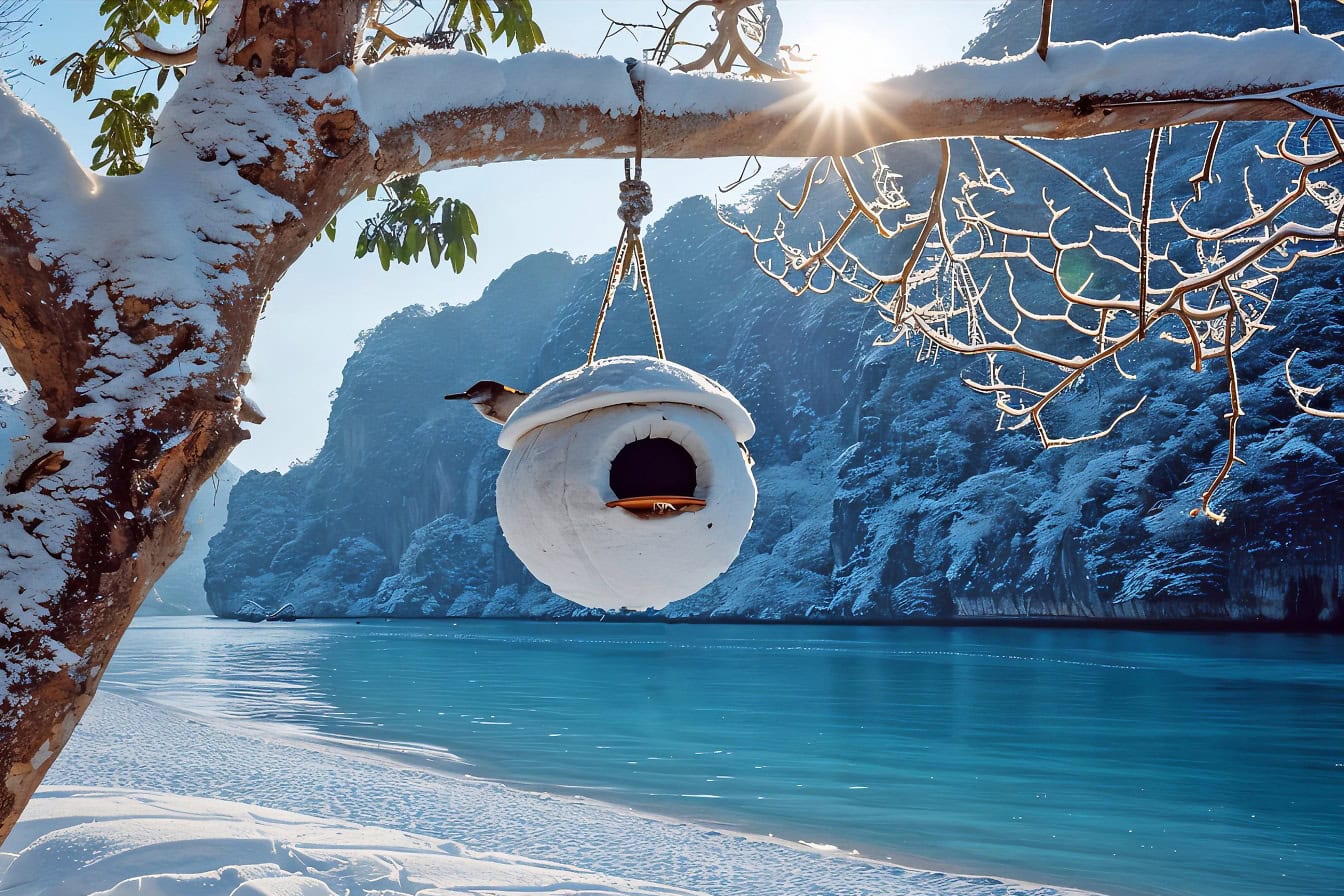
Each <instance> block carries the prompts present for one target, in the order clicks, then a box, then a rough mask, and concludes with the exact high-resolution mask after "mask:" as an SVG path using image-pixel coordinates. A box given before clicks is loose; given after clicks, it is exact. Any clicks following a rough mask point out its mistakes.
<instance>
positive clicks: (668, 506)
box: [607, 438, 705, 516]
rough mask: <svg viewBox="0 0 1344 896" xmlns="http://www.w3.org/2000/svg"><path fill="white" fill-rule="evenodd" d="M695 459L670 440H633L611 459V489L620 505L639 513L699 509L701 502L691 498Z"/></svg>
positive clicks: (693, 486) (692, 496)
mask: <svg viewBox="0 0 1344 896" xmlns="http://www.w3.org/2000/svg"><path fill="white" fill-rule="evenodd" d="M695 486H696V477H695V458H693V457H691V453H690V452H689V451H687V450H686V449H685V448H683V447H682V446H681V445H679V444H678V443H676V442H674V441H673V440H672V439H665V438H647V439H636V440H635V441H633V442H630V443H629V444H627V445H626V446H625V447H624V448H622V449H621V450H620V451H619V452H617V454H616V457H615V458H613V459H612V461H611V490H612V492H613V493H615V495H616V499H617V500H615V501H611V502H608V504H607V506H608V507H621V508H624V509H625V510H629V511H630V512H632V513H636V514H639V515H640V516H645V515H648V516H661V515H663V514H666V513H679V512H682V511H694V510H699V509H700V508H702V507H704V506H705V502H704V501H703V500H701V499H699V498H696V497H694V495H695Z"/></svg>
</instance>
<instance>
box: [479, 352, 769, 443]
mask: <svg viewBox="0 0 1344 896" xmlns="http://www.w3.org/2000/svg"><path fill="white" fill-rule="evenodd" d="M623 404H685V405H690V406H691V407H697V408H704V409H705V410H707V411H711V412H712V413H714V414H716V415H718V416H719V417H721V418H722V419H723V421H724V422H725V423H727V424H728V427H729V429H731V430H732V432H733V436H734V438H736V439H737V441H739V442H745V441H747V440H748V439H750V438H751V437H752V435H754V434H755V432H756V424H755V423H754V422H753V421H752V419H751V414H749V413H747V409H746V408H744V407H742V404H741V402H739V401H738V400H737V399H736V398H734V397H733V395H732V393H730V392H729V391H728V390H727V389H725V388H723V387H722V386H720V385H719V384H718V383H716V382H714V381H713V380H711V379H710V378H709V377H707V376H704V375H702V374H699V373H696V372H695V371H694V370H691V369H690V368H688V367H682V366H681V365H680V364H673V363H672V362H671V361H661V360H659V359H657V358H649V357H645V356H642V355H618V356H616V357H614V358H604V359H602V360H600V361H596V362H594V363H592V364H589V365H587V366H585V367H580V368H578V369H577V370H570V371H568V372H566V373H562V374H560V375H559V376H557V377H555V378H554V379H551V380H547V381H546V382H545V383H542V384H541V385H540V386H538V387H537V388H536V389H535V390H534V391H533V392H532V394H531V395H529V396H528V397H527V399H526V400H525V401H524V402H523V403H522V404H521V405H519V406H518V408H517V409H516V410H515V411H514V412H513V413H512V414H510V415H509V419H508V422H507V423H505V424H504V428H503V429H502V430H500V433H499V447H501V448H505V449H509V450H512V449H513V447H514V446H515V445H516V444H518V440H519V439H521V438H522V437H523V436H524V435H525V434H526V433H528V432H530V431H531V430H533V429H536V428H537V427H538V426H545V425H546V424H548V423H555V422H556V421H559V420H564V419H566V418H569V417H573V416H575V415H577V414H582V413H584V412H585V411H595V410H598V409H599V408H609V407H615V406H617V405H623Z"/></svg>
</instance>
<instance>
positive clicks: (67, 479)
mask: <svg viewBox="0 0 1344 896" xmlns="http://www.w3.org/2000/svg"><path fill="white" fill-rule="evenodd" d="M360 6H361V4H359V3H358V2H355V0H342V2H328V3H323V4H318V5H311V4H307V3H295V4H291V5H289V6H288V7H286V6H285V5H284V4H279V5H277V4H274V3H261V2H256V0H246V2H244V3H242V5H241V9H240V11H239V12H238V13H237V14H236V15H235V16H234V17H233V18H232V21H231V22H228V23H219V22H217V23H216V25H226V24H231V25H232V27H231V28H230V29H229V33H228V43H227V46H228V47H230V48H240V49H239V50H238V51H237V56H236V57H226V58H224V59H222V60H220V61H221V62H223V63H224V64H225V65H240V66H242V67H243V68H244V69H246V70H247V71H248V72H250V73H251V75H252V76H253V77H255V78H258V79H262V80H261V81H259V82H252V83H258V84H260V85H261V86H260V87H259V89H257V90H256V91H255V92H254V96H255V97H257V98H261V99H263V100H266V101H268V102H269V103H271V105H272V106H273V107H275V108H274V111H275V113H276V114H277V115H282V116H285V117H287V118H288V119H289V120H290V121H292V122H294V124H295V125H296V126H297V128H298V130H299V132H300V133H302V134H305V135H308V137H309V139H308V141H307V144H306V145H302V146H297V147H296V146H295V145H294V143H293V142H292V141H282V140H281V139H278V138H277V139H275V140H268V139H267V137H268V135H266V134H261V133H256V132H254V135H255V136H256V137H258V139H260V140H261V142H262V146H261V148H260V150H259V151H258V155H259V158H256V159H254V158H250V157H243V158H234V155H235V153H234V152H233V151H232V150H231V149H229V148H228V147H225V146H221V145H219V141H218V139H217V135H214V134H206V135H204V136H203V137H202V138H201V139H200V140H199V141H194V140H193V139H192V138H193V132H191V131H187V130H185V129H184V130H183V131H182V132H181V135H180V136H181V138H182V139H183V140H184V141H185V142H186V143H187V144H188V146H183V147H178V155H179V156H182V155H185V153H184V152H182V151H183V150H188V149H189V150H190V152H191V153H192V154H194V156H195V158H196V164H198V165H200V166H201V168H202V169H203V170H206V171H207V172H208V174H209V177H211V178H214V179H216V180H218V178H219V177H220V176H221V175H220V174H219V172H218V169H219V168H220V167H221V162H222V163H223V167H224V168H226V169H227V172H226V173H225V174H224V175H223V176H225V177H230V178H233V179H235V181H236V183H234V184H232V185H231V186H230V187H229V188H228V189H226V190H224V191H221V192H222V193H223V194H225V195H227V196H229V197H230V198H233V197H235V196H237V195H239V193H240V192H241V191H244V190H247V191H251V192H253V193H256V194H258V195H260V194H263V193H264V194H265V195H266V196H268V197H270V198H271V199H278V200H282V201H283V202H285V203H288V205H289V207H290V208H292V209H293V213H291V214H288V215H286V217H285V219H284V220H283V221H281V222H280V223H279V224H277V225H275V226H271V225H270V224H269V223H268V222H265V221H261V220H257V219H256V218H257V216H256V215H255V213H254V211H253V209H252V207H251V206H248V205H247V203H242V202H239V203H238V205H239V209H238V211H237V220H236V222H235V224H236V226H235V228H234V231H233V233H232V234H231V236H232V239H231V240H226V241H224V242H223V243H221V242H220V241H219V240H218V239H217V236H216V235H215V234H206V233H204V232H203V231H202V232H200V233H198V238H199V240H200V246H201V249H202V252H201V253H200V254H201V256H202V260H208V259H209V258H210V257H211V256H212V255H217V254H218V253H219V252H220V251H221V250H223V252H224V253H225V254H226V255H227V256H228V257H229V263H228V264H227V265H219V264H218V263H215V264H214V265H213V267H214V270H213V271H212V272H211V273H212V275H211V276H208V277H204V278H202V277H199V276H198V275H199V269H198V268H199V265H187V266H186V270H185V272H183V273H182V275H181V277H180V282H177V281H174V280H172V279H170V280H169V282H168V283H167V289H166V290H165V283H164V281H163V280H162V279H157V280H154V282H152V283H143V282H141V281H142V279H143V277H144V272H145V271H146V270H147V269H151V270H152V269H153V266H152V265H147V264H146V259H147V258H150V257H151V253H152V252H153V251H154V249H155V247H153V246H149V247H145V254H137V253H126V254H123V255H121V256H120V257H102V258H94V259H91V260H92V261H93V263H94V264H96V265H98V266H99V267H101V269H102V272H101V274H100V275H99V276H98V277H96V278H95V281H94V282H95V285H94V286H92V287H90V285H89V284H90V279H89V277H88V271H87V270H86V269H85V268H78V269H76V268H77V267H78V266H79V265H82V264H84V263H85V262H87V261H89V260H90V259H75V260H67V259H66V258H64V257H57V258H53V259H45V258H44V257H43V256H42V254H41V253H42V246H41V240H40V239H39V238H38V236H36V235H35V231H36V228H35V227H34V226H33V220H32V219H35V218H38V217H41V210H40V208H39V209H38V210H37V211H36V212H34V213H33V214H32V216H31V218H30V216H29V215H27V214H25V212H29V211H32V208H27V209H25V208H23V207H22V205H21V204H18V203H14V204H11V205H10V206H9V207H8V208H7V209H0V239H3V243H4V247H5V248H4V250H3V252H2V253H0V342H3V345H4V347H5V349H6V351H7V352H8V354H9V356H10V359H11V362H12V363H13V364H14V366H15V369H16V370H17V371H18V372H19V374H20V375H21V376H22V377H23V379H24V380H25V381H27V382H29V383H30V384H37V385H34V388H33V390H32V392H31V393H30V395H29V397H28V398H27V399H25V401H24V402H23V405H22V410H23V412H24V414H25V418H26V423H27V431H26V433H25V434H24V435H23V436H21V437H20V438H18V439H17V440H16V441H15V452H14V457H13V462H12V463H11V467H10V470H9V471H8V473H7V475H6V477H5V483H4V485H5V488H4V493H3V495H2V496H0V544H2V545H3V547H0V550H3V551H5V554H4V555H0V607H2V608H3V612H4V618H3V628H0V632H2V633H3V637H4V643H3V660H2V662H3V672H4V677H5V681H6V684H7V687H6V688H5V690H4V692H3V695H0V735H2V736H0V761H3V763H4V765H5V767H6V768H7V769H8V771H7V774H6V778H5V788H4V790H3V791H0V815H3V821H2V822H0V839H2V838H3V837H4V836H5V835H7V834H8V832H9V831H10V829H11V828H12V827H13V825H14V823H15V822H16V821H17V819H18V816H19V813H20V812H21V811H22V809H23V807H24V805H25V804H26V803H27V801H28V799H29V798H30V797H31V796H32V794H33V791H34V790H35V789H36V788H37V786H38V784H39V783H40V782H41V780H42V777H43V775H44V774H45V772H46V770H47V769H48V768H50V766H51V763H52V760H53V759H55V757H56V756H57V755H58V754H59V753H60V751H61V749H62V747H63V746H64V745H65V743H66V742H67V740H68V739H69V737H70V734H71V732H73V730H74V728H75V725H76V724H77V723H78V721H79V719H80V717H81V716H82V715H83V713H84V710H85V709H86V708H87V707H88V705H89V702H90V701H91V700H92V698H93V695H94V692H95V691H96V690H97V687H98V682H99V680H100V679H101V677H102V674H103V672H104V670H105V669H106V668H107V664H108V662H109V661H110V660H111V657H112V652H113V650H114V649H115V648H116V645H117V643H118V641H119V640H120V638H121V636H122V634H123V633H124V632H125V630H126V627H127V626H128V625H129V624H130V621H131V618H132V617H133V616H134V614H135V611H136V610H137V609H138V608H139V606H140V604H141V602H142V601H143V600H144V598H145V596H146V594H147V593H148V592H149V589H150V588H151V586H152V585H153V583H154V582H155V581H156V580H157V579H158V577H159V576H160V574H162V573H163V571H164V570H165V569H166V568H167V567H168V565H169V564H170V563H172V561H173V560H174V559H176V558H177V556H178V555H179V554H180V553H181V551H182V548H183V546H184V545H185V544H186V538H187V534H188V533H187V532H186V531H185V529H184V522H185V510H186V507H187V506H188V504H189V503H190V501H191V499H192V498H193V497H194V495H195V494H196V491H197V489H199V488H200V486H201V485H202V484H203V483H204V482H206V481H207V480H208V479H209V478H210V476H212V475H213V474H214V472H215V471H216V470H217V469H218V468H219V466H220V464H222V463H223V462H224V460H225V458H226V457H227V456H228V454H229V452H230V451H231V450H232V449H233V448H234V447H235V446H236V445H237V444H238V443H239V442H241V441H242V440H244V439H246V438H247V432H246V431H245V430H244V429H243V427H242V425H241V424H242V422H248V421H251V422H260V419H261V418H260V415H259V414H258V413H256V412H255V409H253V408H251V406H250V405H249V404H248V403H247V402H246V399H245V398H244V397H243V394H242V387H243V385H245V380H246V377H245V376H244V375H243V374H242V371H243V370H244V369H245V368H244V363H243V362H244V359H245V358H246V356H247V352H248V349H249V348H250V346H251V343H252V336H253V333H254V330H255V327H256V323H257V320H258V318H259V316H260V312H261V309H262V306H263V304H264V301H265V299H266V297H267V295H268V294H269V291H270V288H271V286H272V285H273V284H274V283H275V282H276V280H278V279H279V277H280V275H281V274H282V273H283V272H284V270H285V269H286V268H287V267H288V265H289V263H290V262H291V261H292V260H293V259H295V258H297V257H298V256H299V255H300V254H302V252H303V250H304V248H305V247H306V246H307V245H308V244H309V243H310V242H311V241H312V239H313V238H314V236H316V233H317V231H318V230H319V229H320V227H321V226H322V224H324V223H325V222H326V221H327V220H329V219H330V218H331V216H332V215H334V214H335V213H336V211H337V210H338V209H339V208H340V206H341V205H342V204H344V202H345V201H346V193H347V191H346V190H344V189H343V187H344V185H347V184H351V183H363V182H364V181H366V180H367V179H368V177H369V176H370V174H371V171H372V166H373V162H372V156H371V154H370V153H369V152H368V132H367V129H366V128H364V126H363V125H362V124H361V123H360V122H359V120H358V116H357V115H356V114H355V113H354V112H353V111H352V110H349V109H346V108H343V107H342V104H341V103H340V102H339V101H337V102H322V101H320V100H319V101H318V102H310V103H305V104H302V105H297V106H296V104H294V103H293V102H291V100H292V97H291V96H289V95H287V94H286V92H285V91H283V90H277V91H275V93H274V95H273V96H270V97H268V96H267V95H266V94H267V89H266V87H265V86H264V84H265V80H269V79H282V78H284V79H288V78H289V76H291V75H293V74H294V73H295V71H296V70H299V69H305V68H316V69H318V70H320V71H326V72H330V71H332V70H334V69H336V68H338V67H341V66H347V65H349V64H350V63H351V61H352V57H353V47H354V39H355V35H356V26H357V23H358V21H359V13H360ZM277 9H278V10H279V11H277ZM295 48H304V50H303V54H298V53H296V52H295ZM215 70H216V74H217V73H218V72H219V71H222V70H223V69H221V68H219V67H218V66H216V67H215ZM209 73H210V66H208V65H205V66H202V67H201V71H200V72H198V71H197V70H195V69H194V70H193V71H192V73H191V75H190V76H189V78H188V80H187V81H185V82H184V83H183V85H182V87H181V89H180V90H179V95H178V96H177V97H175V98H174V100H173V101H172V102H173V103H176V104H179V105H183V106H186V107H188V109H187V111H188V112H199V111H200V109H191V108H190V107H191V106H192V105H193V104H194V105H196V106H198V107H203V106H207V105H209V104H210V103H211V102H212V101H213V97H214V96H216V95H217V93H216V92H215V90H214V89H213V87H215V86H217V85H213V86H212V85H208V84H207V85H205V86H203V87H200V88H199V89H198V90H196V95H193V86H194V82H196V81H205V80H208V76H209ZM250 86H251V84H250V83H249V84H240V85H239V87H238V88H237V89H239V90H247V89H249V87H250ZM166 111H167V110H165V112H166ZM175 136H176V135H172V134H169V135H167V136H165V137H164V138H163V139H164V140H165V141H168V140H173V139H175ZM296 153H298V155H297V156H296ZM152 167H153V165H152V163H151V165H150V166H149V167H148V168H147V170H146V172H145V173H144V174H143V175H138V176H137V178H144V179H145V180H147V181H150V183H148V184H146V186H145V190H146V191H147V192H151V191H153V190H154V189H156V187H155V185H154V184H153V182H152V179H153V177H154V174H153V172H152ZM135 179H136V178H132V179H127V180H135ZM167 185H168V186H171V183H169V184H167ZM162 186H163V185H160V187H162ZM114 201H116V200H114V199H113V198H111V197H108V198H107V199H105V200H103V202H102V204H101V205H100V202H99V199H97V198H95V199H94V200H92V201H90V202H89V204H88V208H86V209H85V214H86V215H87V216H89V217H90V218H92V219H93V220H94V221H95V226H96V221H97V220H98V219H99V218H100V217H104V216H105V215H106V214H107V212H108V210H109V204H110V203H112V202H114ZM29 205H30V206H35V205H36V203H29ZM117 213H118V214H119V215H120V214H124V215H130V216H134V215H137V214H147V212H145V211H144V210H142V209H137V208H125V209H118V210H117ZM159 213H161V210H159ZM119 223H120V222H119ZM190 223H191V222H190V220H188V226H190ZM127 226H128V229H130V230H132V231H133V230H134V228H135V225H134V223H130V224H128V225H127ZM147 226H148V225H147ZM163 260H166V261H172V260H174V259H172V258H169V257H168V253H167V252H165V253H164V256H163ZM86 267H87V266H86ZM203 289H204V293H205V295H204V296H202V299H203V301H201V302H200V303H198V304H197V305H196V308H197V309H198V310H199V308H200V306H201V305H205V306H208V307H209V308H210V309H212V310H213V311H214V315H213V316H211V315H205V316H204V317H203V316H202V315H201V314H199V313H196V314H192V313H183V314H181V315H172V314H169V315H167V316H165V315H164V314H163V313H161V311H162V309H163V307H164V305H165V300H167V302H168V303H169V304H171V303H172V302H173V300H174V299H176V298H177V297H178V296H190V295H192V294H193V293H199V292H201V291H202V290H203ZM165 293H167V295H166V294H165ZM183 304H184V306H189V305H191V304H192V303H191V302H183ZM161 383H162V384H163V385H160V384H161Z"/></svg>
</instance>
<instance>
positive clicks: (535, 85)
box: [358, 29, 1344, 174]
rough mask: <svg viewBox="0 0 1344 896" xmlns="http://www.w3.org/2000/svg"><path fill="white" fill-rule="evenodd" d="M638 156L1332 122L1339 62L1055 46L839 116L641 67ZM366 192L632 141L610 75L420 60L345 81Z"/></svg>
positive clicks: (627, 107)
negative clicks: (371, 146) (369, 164)
mask: <svg viewBox="0 0 1344 896" xmlns="http://www.w3.org/2000/svg"><path fill="white" fill-rule="evenodd" d="M636 76H637V77H641V78H643V79H644V80H645V82H646V109H647V112H648V113H649V116H650V117H649V119H648V122H647V125H646V128H645V153H646V154H647V155H650V156H663V157H677V158H684V157H714V156H732V155H759V156H787V157H804V158H805V157H809V156H819V155H852V154H854V153H857V152H859V151H861V150H863V149H865V148H868V147H871V146H875V145H880V144H884V143H891V142H895V141H900V140H914V139H928V138H937V137H957V136H1004V135H1015V136H1018V135H1026V136H1033V137H1058V138H1064V137H1082V136H1092V135H1096V134H1104V133H1113V132H1116V131H1124V130H1139V129H1150V128H1155V127H1159V126H1169V125H1177V124H1188V123H1192V122H1201V121H1223V120H1231V121H1236V120H1244V121H1259V120H1283V121H1296V120H1301V119H1305V118H1309V117H1311V115H1312V114H1314V113H1323V114H1327V115H1344V49H1341V47H1339V46H1338V45H1337V44H1335V43H1334V42H1333V41H1331V40H1329V39H1327V38H1323V37H1318V36H1315V35H1311V34H1306V33H1303V34H1296V33H1294V32H1293V31H1292V30H1290V29H1282V30H1269V31H1257V32H1252V33H1249V34H1243V35H1240V36H1238V37H1233V38H1224V37H1216V36H1211V35H1204V34H1166V35H1157V36H1152V37H1143V38H1137V39H1134V40H1127V41H1120V42H1117V43H1115V44H1109V45H1101V44H1097V43H1092V42H1081V43H1073V44H1054V45H1052V46H1051V49H1050V55H1049V60H1048V61H1043V60H1042V59H1041V58H1040V57H1039V56H1037V55H1036V54H1035V53H1026V54H1023V55H1021V56H1016V57H1011V58H1008V59H1004V60H1001V61H993V62H991V61H983V60H975V61H962V62H953V63H949V64H946V65H942V66H938V67H936V68H933V69H929V70H926V71H919V72H916V73H914V74H911V75H907V76H903V77H899V78H893V79H891V80H889V81H885V82H882V83H879V84H872V85H856V86H855V89H854V92H853V95H852V97H851V98H850V99H849V100H848V101H846V102H844V103H837V101H836V100H835V99H834V98H833V97H823V96H822V95H820V94H819V93H818V92H817V91H816V90H815V89H814V88H813V87H812V85H811V84H809V83H808V82H807V81H806V80H804V79H796V80H784V81H770V82H766V81H753V80H744V79H740V78H735V77H726V76H713V75H701V74H680V73H671V72H666V71H663V70H661V69H657V68H655V67H653V66H649V65H640V66H639V67H638V68H637V69H636ZM358 80H359V90H360V97H361V100H360V106H361V114H362V115H363V117H364V120H365V121H366V122H367V123H368V125H369V127H370V128H371V130H372V132H373V134H374V136H375V138H376V139H377V147H378V154H379V164H378V170H379V172H380V174H387V173H410V172H412V171H423V170H428V169H435V168H451V167H456V166H465V165H480V164H486V163H490V162H497V161H510V160H516V159H525V158H553V157H566V158H574V157H588V158H609V157H619V156H621V155H624V154H628V153H629V152H630V151H631V146H632V143H633V140H634V132H635V127H634V116H635V113H636V111H637V104H636V100H635V95H634V92H633V90H632V89H631V86H630V78H629V76H628V75H627V73H626V71H625V66H624V64H623V63H621V62H619V61H617V60H615V59H596V58H591V57H578V56H572V55H569V54H564V53H556V52H546V53H532V54H528V55H526V56H521V57H517V58H514V59H508V60H504V61H495V60H492V59H486V58H483V57H480V56H475V55H472V54H467V53H434V52H421V53H417V54H415V55H411V56H407V57H400V58H391V59H386V60H383V61H381V62H378V63H376V64H374V65H371V66H367V67H363V68H361V69H360V70H359V71H358Z"/></svg>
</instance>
